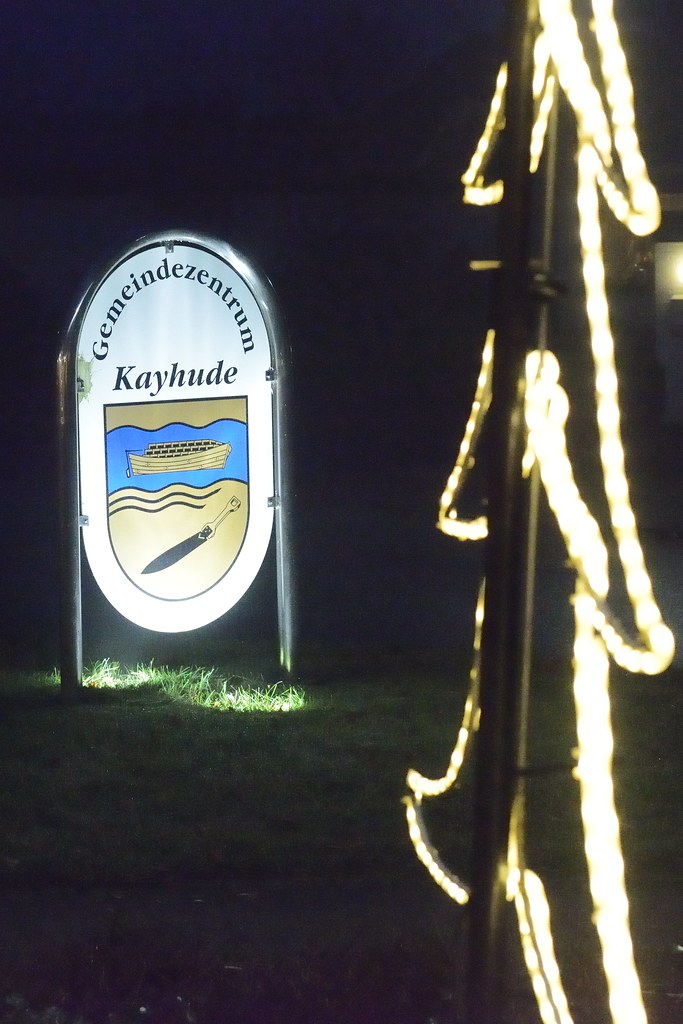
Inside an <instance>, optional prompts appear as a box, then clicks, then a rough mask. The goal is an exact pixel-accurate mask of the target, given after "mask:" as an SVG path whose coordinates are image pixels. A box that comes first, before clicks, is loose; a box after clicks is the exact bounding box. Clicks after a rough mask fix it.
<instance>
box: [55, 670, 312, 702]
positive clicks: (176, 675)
mask: <svg viewBox="0 0 683 1024" xmlns="http://www.w3.org/2000/svg"><path fill="white" fill-rule="evenodd" d="M52 679H53V680H54V681H55V682H58V681H59V676H58V673H57V672H55V673H53V675H52ZM83 685H84V686H86V687H90V688H102V687H105V688H109V689H111V688H114V689H119V688H121V687H124V688H127V689H131V688H135V687H141V686H145V687H152V688H154V689H156V690H159V691H160V692H161V693H164V694H166V696H168V697H172V698H174V699H175V700H181V701H186V702H187V703H189V704H194V705H197V706H198V707H204V708H211V709H213V710H217V711H266V712H277V711H300V710H301V709H302V708H303V707H304V706H305V703H306V696H305V693H304V691H303V689H302V688H301V687H299V686H289V685H287V684H285V683H282V682H280V683H271V684H270V685H265V684H263V683H260V682H253V681H250V680H247V679H245V678H244V677H243V676H239V675H228V676H227V678H226V677H224V676H222V675H220V674H219V673H218V672H217V671H216V669H215V668H197V667H181V668H169V667H168V666H161V667H157V666H155V665H154V664H150V665H137V666H136V667H135V668H122V667H121V665H120V664H119V662H117V661H110V660H109V659H108V658H105V659H103V660H101V661H98V662H96V663H95V664H94V665H93V666H91V667H90V668H89V669H88V670H87V671H86V672H85V673H84V676H83Z"/></svg>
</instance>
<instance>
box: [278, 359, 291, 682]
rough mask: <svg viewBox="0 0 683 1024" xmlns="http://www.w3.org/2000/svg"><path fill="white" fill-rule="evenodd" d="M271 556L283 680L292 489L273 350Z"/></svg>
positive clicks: (286, 672)
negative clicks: (272, 533)
mask: <svg viewBox="0 0 683 1024" xmlns="http://www.w3.org/2000/svg"><path fill="white" fill-rule="evenodd" d="M275 388H276V392H275V416H274V432H275V439H274V440H275V493H276V494H277V495H278V504H277V505H276V508H275V558H276V572H277V582H276V585H277V619H278V637H279V646H280V659H279V661H280V671H281V673H282V676H283V678H284V679H285V680H291V679H293V678H294V675H295V672H296V669H295V661H294V599H295V595H294V570H293V557H292V550H291V516H292V508H291V504H292V493H291V490H290V463H289V426H290V421H289V415H288V413H289V410H288V408H287V399H288V393H287V365H286V361H285V359H284V358H283V356H282V353H281V352H279V353H278V354H277V373H276V377H275Z"/></svg>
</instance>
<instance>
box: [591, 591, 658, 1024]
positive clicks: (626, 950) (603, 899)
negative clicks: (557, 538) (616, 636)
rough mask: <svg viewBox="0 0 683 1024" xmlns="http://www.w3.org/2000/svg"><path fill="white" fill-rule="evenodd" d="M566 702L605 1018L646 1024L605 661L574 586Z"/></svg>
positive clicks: (626, 1023) (602, 651)
mask: <svg viewBox="0 0 683 1024" xmlns="http://www.w3.org/2000/svg"><path fill="white" fill-rule="evenodd" d="M574 615H575V622H576V633H575V641H574V700H575V704H576V728H577V736H578V760H577V766H576V768H575V776H576V778H577V779H578V780H579V783H580V787H581V816H582V819H583V827H584V833H585V845H586V859H587V861H588V873H589V882H590V889H591V896H592V898H593V907H594V911H595V913H594V922H595V926H596V928H597V931H598V935H599V936H600V942H601V945H602V949H603V966H604V970H605V976H606V978H607V986H608V990H609V1002H610V1009H611V1011H612V1019H613V1020H615V1021H620V1022H623V1024H646V1021H647V1017H646V1015H645V1009H644V1007H643V1002H642V997H641V993H640V983H639V981H638V974H637V972H636V968H635V963H634V960H633V947H632V943H631V935H630V930H629V922H628V900H627V898H626V889H625V883H624V862H623V858H622V855H621V847H620V842H619V820H618V818H617V812H616V809H615V806H614V794H613V785H612V770H611V769H612V748H613V739H612V728H611V724H610V702H609V690H608V686H609V659H608V656H607V652H606V650H605V646H604V643H603V642H602V640H601V638H600V636H599V635H598V634H597V633H596V631H595V628H594V625H593V615H594V602H593V599H592V597H591V596H590V595H589V594H588V593H586V591H585V590H584V588H583V587H582V584H581V582H580V581H579V582H578V584H577V588H576V593H575V597H574Z"/></svg>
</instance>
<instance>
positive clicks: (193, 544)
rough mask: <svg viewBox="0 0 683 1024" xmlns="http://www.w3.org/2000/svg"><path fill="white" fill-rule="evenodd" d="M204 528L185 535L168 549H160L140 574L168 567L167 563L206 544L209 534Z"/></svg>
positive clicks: (176, 560)
mask: <svg viewBox="0 0 683 1024" xmlns="http://www.w3.org/2000/svg"><path fill="white" fill-rule="evenodd" d="M205 530H206V527H205V528H204V529H203V530H200V531H199V533H193V534H192V536H191V537H186V538H185V540H181V541H180V542H179V543H178V544H174V545H173V547H172V548H169V549H168V551H162V553H161V554H160V555H157V557H156V558H153V559H152V561H151V562H150V563H149V565H146V566H145V568H144V569H143V570H142V575H143V576H146V575H147V573H150V572H160V571H161V569H168V567H169V565H175V563H176V562H179V561H180V559H181V558H185V556H186V555H189V554H190V552H191V551H194V550H195V548H198V547H200V546H201V545H202V544H206V542H207V540H208V539H209V537H210V536H211V534H210V533H206V532H205Z"/></svg>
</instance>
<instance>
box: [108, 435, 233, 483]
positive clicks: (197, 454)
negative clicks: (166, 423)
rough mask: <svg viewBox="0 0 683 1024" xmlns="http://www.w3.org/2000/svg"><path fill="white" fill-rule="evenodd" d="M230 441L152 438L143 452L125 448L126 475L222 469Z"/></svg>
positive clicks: (228, 452)
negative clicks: (163, 439)
mask: <svg viewBox="0 0 683 1024" xmlns="http://www.w3.org/2000/svg"><path fill="white" fill-rule="evenodd" d="M231 451H232V445H231V444H229V443H228V442H227V441H225V442H223V441H212V440H210V439H209V438H202V439H198V440H191V441H154V442H152V443H151V444H148V445H147V447H146V448H145V450H144V451H143V452H133V451H127V452H126V455H127V456H128V468H127V469H126V476H143V475H144V474H146V473H187V472H192V471H193V470H195V469H222V468H223V466H224V465H225V463H226V460H227V458H228V455H229V454H230V452H231Z"/></svg>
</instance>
